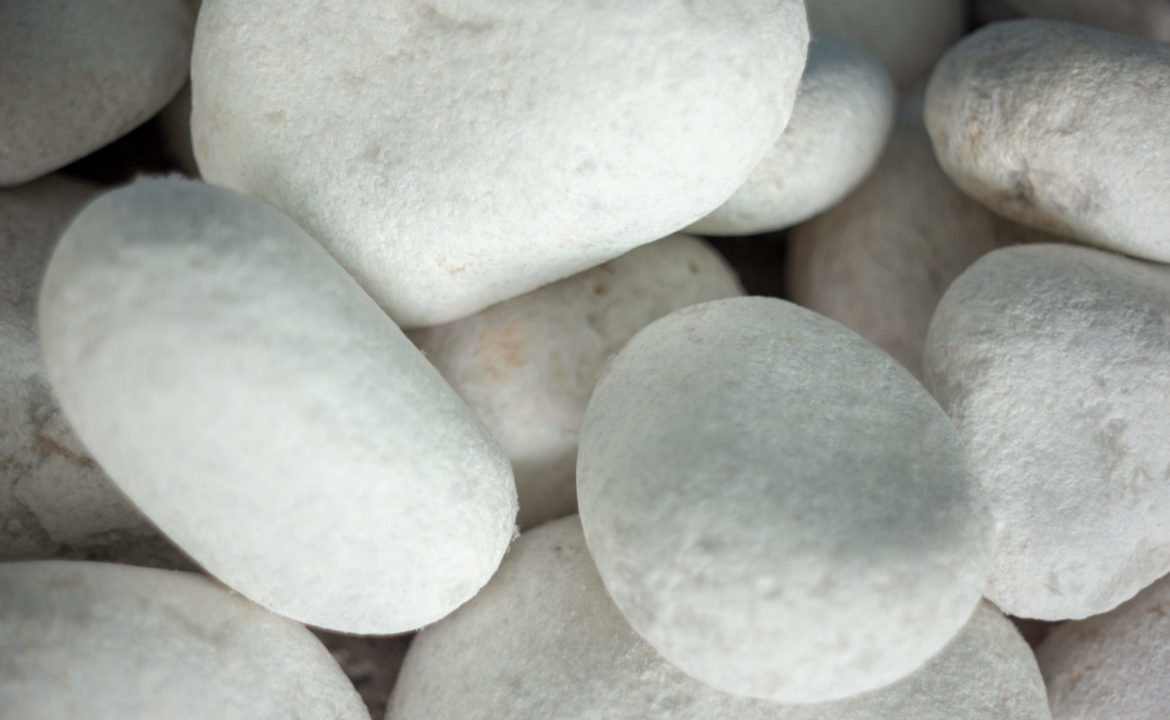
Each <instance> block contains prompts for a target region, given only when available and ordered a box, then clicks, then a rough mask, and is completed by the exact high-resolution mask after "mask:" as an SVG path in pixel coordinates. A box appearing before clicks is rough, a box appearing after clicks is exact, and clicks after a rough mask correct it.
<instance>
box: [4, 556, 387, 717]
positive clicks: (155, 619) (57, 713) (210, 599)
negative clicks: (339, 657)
mask: <svg viewBox="0 0 1170 720" xmlns="http://www.w3.org/2000/svg"><path fill="white" fill-rule="evenodd" d="M0 648H3V657H2V658H0V715H3V716H4V717H5V718H28V719H29V720H32V718H36V720H76V718H86V719H87V720H127V719H128V718H167V720H188V719H189V720H203V719H204V718H216V719H217V720H286V719H287V718H294V717H296V718H331V719H336V720H365V718H366V717H367V716H366V711H365V708H364V707H363V706H362V702H361V699H360V698H359V697H358V696H357V693H356V692H354V689H353V686H352V685H350V683H349V681H348V680H347V679H346V677H345V675H344V674H343V673H342V672H341V669H340V668H339V667H337V663H336V662H334V661H333V658H331V657H330V656H329V653H328V652H327V651H326V650H325V648H323V647H322V646H321V643H320V642H318V641H317V640H316V638H314V637H313V636H312V634H311V633H309V631H308V630H306V629H305V628H304V627H303V626H301V625H298V624H297V623H294V622H291V621H289V620H286V619H284V618H281V617H278V616H276V615H273V614H272V613H270V612H268V611H267V610H264V609H263V608H260V607H258V606H256V605H253V604H252V603H250V602H248V601H247V600H244V599H243V598H241V597H239V596H238V595H235V594H233V593H231V592H229V591H227V590H226V589H225V588H223V587H220V586H219V585H216V584H215V583H213V582H211V581H210V580H208V579H207V578H204V577H199V576H197V575H192V574H189V573H183V572H170V571H164V570H151V569H146V568H134V567H128V566H125V565H110V564H105V563H85V562H61V561H48V562H21V563H5V564H0Z"/></svg>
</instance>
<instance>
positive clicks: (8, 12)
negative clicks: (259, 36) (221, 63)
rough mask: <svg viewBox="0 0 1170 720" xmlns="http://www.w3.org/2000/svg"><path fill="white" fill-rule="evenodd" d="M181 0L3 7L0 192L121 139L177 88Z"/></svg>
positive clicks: (183, 27) (183, 18)
mask: <svg viewBox="0 0 1170 720" xmlns="http://www.w3.org/2000/svg"><path fill="white" fill-rule="evenodd" d="M193 25H194V17H193V15H192V12H191V8H190V6H189V3H188V2H187V1H186V0H4V2H2V3H0V186H3V185H16V184H19V183H23V182H27V181H29V180H32V179H33V178H36V177H39V176H41V175H44V174H46V173H48V172H50V171H52V170H56V169H57V168H59V167H62V166H63V165H66V164H68V163H70V162H72V161H74V160H76V159H78V158H80V157H81V156H83V155H87V154H89V153H90V152H93V151H94V150H97V149H98V148H100V147H102V146H103V145H105V144H107V143H109V142H111V141H113V140H115V139H117V138H119V137H121V136H122V135H124V134H125V133H127V132H129V131H130V130H132V129H133V128H134V127H136V126H138V125H139V124H141V123H142V122H144V121H145V120H147V119H148V118H149V117H150V116H151V115H154V114H155V113H156V112H158V111H159V109H160V108H162V106H163V105H165V104H166V103H167V101H168V100H170V99H171V98H172V97H174V95H175V93H176V92H178V90H179V87H180V86H182V84H183V80H184V78H186V76H187V61H188V58H189V57H190V53H191V35H192V31H193Z"/></svg>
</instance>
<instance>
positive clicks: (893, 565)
mask: <svg viewBox="0 0 1170 720" xmlns="http://www.w3.org/2000/svg"><path fill="white" fill-rule="evenodd" d="M577 472H578V476H577V493H578V499H579V502H580V509H581V520H582V523H583V525H584V529H585V536H586V538H587V539H588V541H589V548H590V550H591V552H592V553H593V557H594V559H595V560H596V561H597V566H598V569H599V571H600V573H601V577H602V579H603V580H604V581H605V585H606V587H607V588H608V589H609V592H610V594H611V595H613V598H614V600H615V602H616V604H617V606H618V608H619V609H620V610H621V611H622V613H623V614H624V615H625V617H626V618H627V619H628V620H629V621H630V624H631V625H632V626H633V627H634V629H635V630H636V631H637V632H638V633H639V634H640V635H642V637H644V638H646V640H647V641H649V643H650V644H651V645H652V646H654V648H655V649H656V650H658V651H659V652H660V653H661V654H662V655H663V657H665V658H666V659H667V660H668V661H670V662H672V663H673V664H675V665H677V666H678V667H679V668H681V669H682V670H683V671H685V672H687V673H688V674H690V675H691V676H693V677H695V678H697V679H699V680H702V681H704V682H706V683H708V684H710V685H712V686H713V687H716V688H718V689H721V690H724V691H726V692H731V693H735V694H740V695H747V696H752V697H761V698H769V699H773V700H778V701H782V702H820V701H826V700H836V699H840V698H844V697H848V696H851V695H855V694H857V693H860V692H864V691H866V690H872V689H875V688H878V687H881V686H883V685H886V684H889V683H891V682H893V681H895V680H898V679H900V678H902V677H905V676H906V675H908V674H909V673H911V672H913V671H914V670H916V669H917V668H918V667H920V666H921V665H922V664H923V663H924V662H926V660H927V659H929V658H930V657H931V656H932V655H934V654H935V653H937V652H938V651H939V650H941V649H942V647H943V645H945V644H946V643H947V642H948V641H949V640H950V639H951V638H952V637H954V635H955V633H956V632H958V630H959V628H960V627H962V625H963V623H964V622H965V621H966V620H967V618H968V617H970V615H971V613H972V611H973V610H974V608H975V605H976V603H977V602H978V601H979V596H980V594H981V590H982V588H983V583H984V580H985V579H986V574H987V568H988V565H989V561H990V554H991V534H992V528H991V522H990V517H989V514H988V509H987V500H986V498H985V497H984V496H983V491H982V489H981V488H979V486H978V484H977V483H976V482H975V481H974V478H973V477H972V476H971V474H970V472H969V471H968V469H967V465H966V458H965V456H964V453H963V448H962V445H961V444H960V442H959V438H958V436H957V435H956V434H955V431H954V428H953V427H952V426H951V424H950V422H949V421H948V420H947V417H946V415H945V414H943V412H942V410H941V409H940V408H939V407H938V405H937V403H935V402H934V400H933V399H932V398H931V397H930V396H929V395H928V394H927V393H926V391H925V390H923V389H922V387H921V386H920V385H918V383H917V382H915V381H914V378H913V377H911V376H910V374H909V373H907V372H906V371H905V370H904V369H902V368H901V367H900V366H899V365H898V364H897V363H895V362H894V361H893V360H892V359H891V358H890V357H889V356H888V355H886V354H885V353H882V352H881V351H880V350H878V349H877V348H875V347H873V346H872V345H870V344H869V343H868V342H866V341H865V340H863V339H862V338H860V337H858V336H857V335H855V334H854V333H852V332H850V331H849V330H847V329H846V328H844V327H842V326H840V325H838V324H837V323H835V322H832V321H831V320H828V319H827V318H824V317H822V316H819V315H816V314H815V313H812V312H810V311H808V310H805V309H803V308H800V307H797V306H796V305H792V304H791V303H786V302H784V301H781V300H776V299H771V298H738V299H731V300H717V301H714V302H709V303H703V304H701V305H695V306H692V307H690V308H687V309H685V310H681V311H679V312H676V313H674V314H672V315H669V316H667V317H665V318H663V319H661V320H659V321H657V322H655V323H653V324H651V325H649V326H647V327H646V328H645V329H643V330H642V331H641V332H639V333H638V334H637V335H636V336H634V338H633V339H632V340H631V341H630V342H629V344H627V345H626V347H625V349H623V350H622V351H621V352H620V353H619V354H618V355H617V357H616V358H615V359H614V360H613V361H612V363H611V364H610V365H609V368H608V369H607V370H606V372H605V374H604V375H603V377H602V379H601V380H600V382H599V383H598V386H597V389H596V390H595V391H594V394H593V398H592V400H591V401H590V403H589V409H588V412H587V413H586V416H585V422H584V425H583V426H582V430H581V444H580V449H579V453H578V461H577ZM876 616H881V617H884V618H885V620H884V621H883V622H881V623H875V622H873V618H874V617H876Z"/></svg>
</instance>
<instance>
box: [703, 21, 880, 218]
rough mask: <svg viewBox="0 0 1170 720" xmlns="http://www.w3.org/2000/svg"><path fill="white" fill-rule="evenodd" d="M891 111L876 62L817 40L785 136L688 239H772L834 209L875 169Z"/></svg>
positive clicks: (844, 46)
mask: <svg viewBox="0 0 1170 720" xmlns="http://www.w3.org/2000/svg"><path fill="white" fill-rule="evenodd" d="M895 105H896V92H895V90H894V84H893V81H892V80H891V79H890V73H889V71H887V70H886V69H885V67H884V66H883V65H882V62H881V61H880V60H878V59H877V58H876V57H874V56H873V55H871V54H870V53H869V52H867V51H865V50H862V49H861V48H859V47H857V46H855V45H851V44H849V43H847V42H844V41H842V40H837V39H835V38H833V37H830V36H828V35H818V36H816V37H814V38H813V42H812V44H810V45H809V52H808V64H807V65H806V66H805V70H804V76H803V78H801V81H800V94H799V95H798V96H797V98H796V105H795V107H794V108H793V110H792V119H791V120H790V121H789V123H788V127H787V128H786V129H785V130H784V134H783V135H781V136H780V139H778V140H777V141H776V144H775V145H773V146H772V149H771V150H769V151H768V153H767V154H766V155H765V156H764V159H763V160H762V161H761V162H760V164H759V165H757V166H756V169H755V170H753V171H752V173H751V174H750V175H748V178H747V180H746V181H745V182H744V184H743V185H741V186H740V188H739V189H738V190H736V191H735V194H734V195H732V196H731V197H730V198H728V199H727V201H726V202H724V203H723V204H722V205H720V206H719V207H718V208H716V209H715V210H714V211H713V212H712V213H711V214H709V215H707V216H706V217H704V218H703V219H702V220H699V221H698V222H697V223H695V224H693V225H691V226H690V227H689V228H688V229H687V232H693V233H697V234H700V235H752V234H755V233H762V232H771V231H774V230H780V229H783V228H786V227H789V226H791V225H795V224H796V223H799V222H802V221H804V220H807V219H808V218H810V217H812V216H813V215H816V214H818V213H820V212H823V211H824V210H826V209H827V208H830V207H832V206H833V205H834V204H836V203H837V202H838V201H839V200H840V199H841V198H843V197H845V195H847V194H848V193H849V191H850V190H852V189H853V188H854V187H855V186H856V185H857V184H858V183H860V182H861V181H862V180H863V179H864V178H865V176H866V175H868V174H869V173H870V171H872V170H873V168H874V165H876V164H877V161H878V158H879V157H881V153H882V148H883V147H884V146H885V144H886V139H887V138H889V136H890V129H891V127H892V126H893V122H894V109H895Z"/></svg>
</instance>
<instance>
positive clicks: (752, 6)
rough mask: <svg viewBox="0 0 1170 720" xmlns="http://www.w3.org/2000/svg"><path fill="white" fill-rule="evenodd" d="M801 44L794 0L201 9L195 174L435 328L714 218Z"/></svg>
mask: <svg viewBox="0 0 1170 720" xmlns="http://www.w3.org/2000/svg"><path fill="white" fill-rule="evenodd" d="M306 28H311V31H306ZM807 46H808V24H807V21H806V19H805V14H804V2H803V0H768V1H766V2H765V1H764V0H694V1H693V2H685V3H683V2H678V0H639V1H638V2H630V1H629V0H590V1H588V2H585V1H583V0H573V1H572V2H564V1H563V0H527V1H525V2H494V1H489V0H427V1H426V2H407V1H406V0H392V1H390V2H387V0H348V1H347V2H344V3H336V4H334V5H331V6H330V7H329V10H328V12H323V11H321V5H320V3H319V2H318V0H249V2H236V1H229V0H206V2H205V3H204V4H203V7H202V10H201V11H200V14H199V25H198V30H197V32H196V39H195V51H194V55H193V57H192V61H191V71H192V75H191V80H192V118H191V121H192V134H193V140H194V147H195V157H196V159H197V160H198V162H199V169H200V171H201V173H202V175H203V177H204V178H206V179H207V180H208V181H209V182H213V183H216V184H220V185H225V186H228V187H231V188H234V189H237V190H241V191H243V192H247V193H249V194H251V195H255V196H256V197H259V198H261V199H263V200H265V201H267V202H270V203H272V204H273V205H275V206H276V207H278V208H281V209H283V210H284V211H285V212H287V213H288V214H289V215H290V216H291V217H292V218H293V219H294V220H296V221H297V222H298V223H299V224H300V225H301V226H302V227H304V228H305V229H306V230H307V231H308V232H309V233H310V234H311V235H312V236H313V237H314V238H316V239H317V240H319V241H320V242H321V243H322V244H323V245H324V246H325V247H326V248H327V249H328V250H329V251H330V252H331V253H332V254H333V255H334V256H335V257H336V258H337V259H338V260H339V262H340V263H341V264H342V265H343V266H345V267H346V268H347V269H348V270H349V271H350V272H351V273H352V274H353V275H354V276H355V277H356V278H357V279H358V281H359V282H360V283H361V284H362V285H363V286H364V287H365V289H366V290H367V291H368V292H369V293H370V294H371V295H372V296H373V297H374V299H375V300H377V301H378V302H379V304H381V306H382V307H383V308H385V309H386V310H387V312H389V314H390V315H391V316H392V317H393V318H394V320H395V321H396V322H397V323H398V324H400V325H402V326H403V327H418V326H430V325H437V324H441V323H445V322H450V321H452V320H456V319H458V318H460V317H465V316H467V315H470V314H472V313H474V312H478V311H479V310H482V309H483V308H485V307H487V306H489V305H493V304H495V303H497V302H500V301H503V300H506V299H508V298H511V297H515V296H517V295H520V294H523V293H525V292H528V291H530V290H535V289H536V288H538V287H541V286H543V285H546V284H548V283H550V282H552V281H555V280H559V279H561V278H565V277H568V276H569V275H572V274H574V273H577V272H581V271H583V270H586V269H588V268H590V267H594V266H596V265H599V264H601V263H602V262H604V261H606V260H610V259H612V258H615V257H617V256H619V255H622V254H623V253H626V252H628V251H630V250H632V249H634V248H635V247H638V246H640V245H644V244H646V243H648V242H652V241H654V240H657V239H659V238H662V237H666V236H667V235H669V234H671V233H673V232H676V231H678V230H679V229H681V228H683V227H686V226H687V225H689V224H690V223H692V222H694V221H696V220H698V219H699V218H701V217H702V216H704V215H706V214H707V213H709V212H711V211H712V210H714V209H715V208H716V207H718V206H719V205H720V204H721V203H722V202H723V201H724V200H726V199H727V198H728V197H730V196H731V194H732V193H733V192H734V191H735V189H736V188H737V187H739V186H740V185H741V184H743V181H744V179H745V178H747V176H748V173H750V172H751V170H752V169H753V168H754V167H755V166H756V165H758V164H759V162H760V159H761V158H762V157H763V156H764V153H765V152H767V150H768V149H769V148H770V147H772V145H773V143H775V141H776V138H777V137H779V136H780V133H781V131H783V129H784V127H785V126H786V125H787V124H788V119H789V116H790V115H791V112H792V105H793V102H794V101H795V99H796V92H797V86H798V84H799V81H800V75H801V72H802V71H803V69H804V63H805V58H806V54H807Z"/></svg>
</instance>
